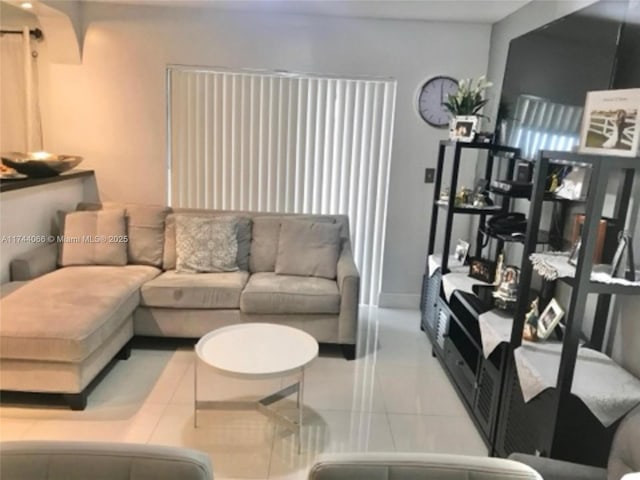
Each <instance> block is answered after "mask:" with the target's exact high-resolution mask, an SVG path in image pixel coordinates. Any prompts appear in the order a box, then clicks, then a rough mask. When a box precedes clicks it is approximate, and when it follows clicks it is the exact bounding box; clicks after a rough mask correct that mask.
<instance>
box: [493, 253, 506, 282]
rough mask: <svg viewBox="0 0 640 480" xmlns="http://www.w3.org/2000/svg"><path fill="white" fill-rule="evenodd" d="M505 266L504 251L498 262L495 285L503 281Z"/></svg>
mask: <svg viewBox="0 0 640 480" xmlns="http://www.w3.org/2000/svg"><path fill="white" fill-rule="evenodd" d="M503 268H504V253H501V254H500V255H498V262H497V264H496V278H495V279H494V280H493V284H494V285H495V286H498V285H500V283H501V282H502V269H503Z"/></svg>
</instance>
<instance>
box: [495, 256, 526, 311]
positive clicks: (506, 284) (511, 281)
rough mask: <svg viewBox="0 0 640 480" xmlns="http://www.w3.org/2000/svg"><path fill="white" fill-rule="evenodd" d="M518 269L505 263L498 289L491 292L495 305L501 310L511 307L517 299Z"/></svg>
mask: <svg viewBox="0 0 640 480" xmlns="http://www.w3.org/2000/svg"><path fill="white" fill-rule="evenodd" d="M519 279H520V270H519V269H518V267H514V266H513V265H507V266H506V267H505V268H504V273H503V274H502V281H501V282H500V286H499V287H498V289H497V290H496V291H495V292H493V298H495V305H496V307H497V308H500V309H502V310H511V309H513V307H514V305H515V304H516V301H517V299H518V282H519Z"/></svg>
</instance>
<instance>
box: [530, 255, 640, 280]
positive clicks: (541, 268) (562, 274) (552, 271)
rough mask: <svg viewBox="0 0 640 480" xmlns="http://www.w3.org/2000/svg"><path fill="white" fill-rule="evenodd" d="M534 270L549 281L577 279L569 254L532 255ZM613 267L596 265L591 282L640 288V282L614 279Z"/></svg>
mask: <svg viewBox="0 0 640 480" xmlns="http://www.w3.org/2000/svg"><path fill="white" fill-rule="evenodd" d="M529 259H530V260H531V264H532V265H533V269H534V270H535V271H536V272H538V273H539V274H540V275H542V276H543V277H544V278H546V279H547V280H556V279H557V278H566V277H575V275H576V267H574V266H573V265H571V264H570V263H569V252H545V253H532V254H531V255H530V256H529ZM610 270H611V265H595V266H594V267H593V271H592V272H591V281H593V282H598V283H608V284H612V285H613V284H615V285H627V286H640V281H636V282H630V281H629V280H626V279H624V278H617V277H612V276H611V273H610Z"/></svg>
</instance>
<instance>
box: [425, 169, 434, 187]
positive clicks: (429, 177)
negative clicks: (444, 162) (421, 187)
mask: <svg viewBox="0 0 640 480" xmlns="http://www.w3.org/2000/svg"><path fill="white" fill-rule="evenodd" d="M435 180H436V169H435V168H425V169H424V183H433V182H435Z"/></svg>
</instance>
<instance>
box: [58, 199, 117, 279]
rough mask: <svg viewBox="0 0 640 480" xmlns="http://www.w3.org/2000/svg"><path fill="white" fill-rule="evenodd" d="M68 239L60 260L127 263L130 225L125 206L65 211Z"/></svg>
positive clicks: (64, 226) (71, 262) (75, 263)
mask: <svg viewBox="0 0 640 480" xmlns="http://www.w3.org/2000/svg"><path fill="white" fill-rule="evenodd" d="M61 216H62V218H63V227H62V228H63V235H64V238H65V239H64V241H63V242H62V243H61V244H60V256H59V258H58V263H59V264H60V265H61V266H63V267H68V266H71V265H126V264H127V229H126V224H125V219H124V210H122V209H115V208H114V209H110V210H103V211H98V212H71V213H67V214H64V213H62V214H61Z"/></svg>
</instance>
